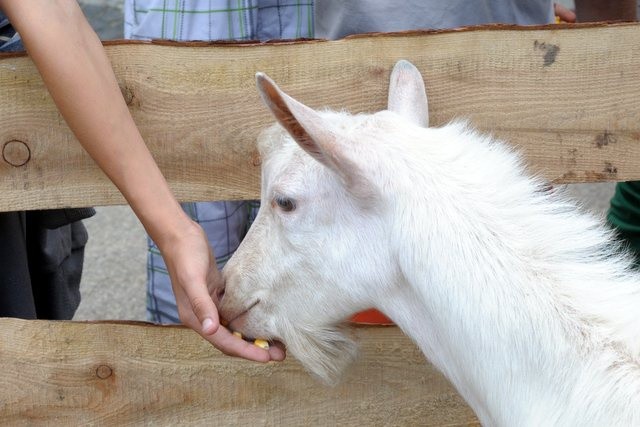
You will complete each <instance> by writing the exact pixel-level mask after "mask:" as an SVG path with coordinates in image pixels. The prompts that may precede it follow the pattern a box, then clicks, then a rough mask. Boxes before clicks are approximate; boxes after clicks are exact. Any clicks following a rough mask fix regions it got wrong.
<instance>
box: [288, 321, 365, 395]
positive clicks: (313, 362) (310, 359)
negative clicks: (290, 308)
mask: <svg viewBox="0 0 640 427" xmlns="http://www.w3.org/2000/svg"><path fill="white" fill-rule="evenodd" d="M284 329H285V330H284V331H283V334H282V335H283V336H282V338H283V341H284V343H285V344H286V346H287V350H288V351H289V353H290V354H291V355H293V356H294V357H295V358H296V359H298V360H299V361H300V363H302V365H303V366H304V367H305V369H306V370H307V371H309V372H310V373H311V374H312V375H314V376H315V377H317V378H318V379H319V380H320V381H322V382H323V383H325V384H327V385H331V386H333V385H336V384H338V383H339V382H340V379H341V378H342V376H343V373H344V371H345V370H346V368H347V367H348V366H349V365H350V364H351V362H353V360H354V359H355V358H356V355H357V353H358V346H357V344H356V342H355V341H354V340H353V339H352V338H351V337H350V335H351V334H350V333H349V328H348V327H347V326H346V325H338V326H335V327H322V328H311V327H308V328H305V327H299V326H294V325H291V324H289V325H287V327H286V328H284Z"/></svg>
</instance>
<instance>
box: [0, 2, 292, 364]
mask: <svg viewBox="0 0 640 427" xmlns="http://www.w3.org/2000/svg"><path fill="white" fill-rule="evenodd" d="M0 9H1V10H2V11H3V12H4V13H5V14H6V15H7V16H8V17H9V19H10V21H11V23H12V24H13V26H14V27H15V28H16V30H17V31H18V32H19V33H20V35H21V36H22V39H23V41H24V44H25V46H26V48H27V51H28V52H29V55H30V57H31V58H32V60H33V62H34V64H35V65H36V67H37V68H38V70H39V71H40V73H41V75H42V78H43V81H44V83H45V85H46V86H47V89H48V90H49V92H50V93H51V96H52V98H53V100H54V101H55V103H56V105H57V107H58V109H59V110H60V113H61V114H62V116H63V117H64V118H65V120H66V122H67V123H68V125H69V127H70V128H71V130H72V131H73V132H74V134H75V135H76V137H77V138H78V140H79V141H80V143H81V144H82V146H83V147H84V148H85V149H86V151H87V152H88V153H89V154H90V155H91V157H92V158H93V159H94V160H95V161H96V163H97V164H98V165H99V167H100V168H101V169H102V170H103V171H104V172H105V173H106V175H107V176H108V177H109V179H111V181H112V182H113V183H114V184H115V185H116V186H117V187H118V189H119V190H120V191H121V192H122V194H123V195H124V197H125V198H126V200H127V202H128V203H129V204H130V206H131V208H132V209H133V211H134V212H135V213H136V215H137V216H138V218H139V219H140V221H141V222H142V224H143V225H144V227H145V229H146V230H147V232H148V234H149V235H150V236H151V238H152V239H153V240H154V241H155V242H156V243H157V245H158V247H159V248H160V251H161V253H162V255H163V258H164V259H165V263H166V265H167V268H168V270H169V274H170V276H171V281H172V285H173V289H174V293H175V294H176V300H177V302H178V309H179V312H180V318H181V320H182V321H183V323H184V324H186V325H187V326H189V327H191V328H193V329H194V330H195V331H197V332H198V333H200V334H201V335H202V336H203V337H204V338H205V339H207V340H208V341H210V342H211V343H212V344H213V345H215V346H216V347H218V348H219V349H220V350H222V351H223V352H225V353H227V354H231V355H236V356H241V357H244V358H247V359H252V360H258V361H267V360H279V359H282V358H283V357H284V353H283V352H282V350H281V349H280V348H278V347H272V349H270V350H269V352H267V351H265V350H262V349H260V348H257V347H255V346H253V345H251V344H248V343H246V342H244V341H242V340H241V339H239V338H237V337H234V336H233V335H231V333H230V332H229V331H228V330H227V329H225V328H223V327H219V317H218V312H217V309H216V306H215V304H214V302H213V299H212V297H211V294H213V293H214V292H215V288H216V287H218V286H221V282H222V279H221V277H220V273H219V272H218V270H217V268H216V265H215V262H214V259H213V254H212V252H211V249H210V247H209V245H208V242H207V238H206V236H205V234H204V232H203V231H202V229H201V228H200V226H199V225H197V224H196V223H194V222H193V221H192V220H191V219H190V218H189V217H188V216H187V215H186V214H185V213H184V212H183V210H182V209H181V207H180V205H179V204H178V202H177V201H176V199H175V197H174V196H173V194H172V192H171V190H170V189H169V186H168V185H167V182H166V180H165V179H164V177H163V175H162V173H161V172H160V170H159V168H158V166H157V165H156V163H155V161H154V159H153V157H152V156H151V154H150V152H149V151H148V149H147V147H146V145H145V144H144V141H143V139H142V136H141V135H140V133H139V131H138V129H137V127H136V125H135V123H134V121H133V119H132V117H131V114H130V113H129V110H128V108H127V106H126V104H125V102H124V99H123V97H122V94H121V92H120V88H119V86H118V83H117V81H116V79H115V76H114V74H113V71H112V69H111V64H110V63H109V60H108V58H107V56H106V53H105V51H104V49H103V47H102V44H101V43H100V40H99V39H98V37H97V35H96V34H95V32H94V31H93V30H92V28H91V27H90V25H89V24H88V22H87V21H86V19H85V17H84V15H83V14H82V11H81V10H80V8H79V6H78V4H77V2H76V1H75V0H21V1H16V0H0Z"/></svg>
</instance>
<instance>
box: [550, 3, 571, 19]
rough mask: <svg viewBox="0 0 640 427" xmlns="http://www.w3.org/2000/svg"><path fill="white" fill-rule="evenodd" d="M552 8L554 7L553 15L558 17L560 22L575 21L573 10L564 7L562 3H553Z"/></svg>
mask: <svg viewBox="0 0 640 427" xmlns="http://www.w3.org/2000/svg"><path fill="white" fill-rule="evenodd" d="M553 9H554V12H555V15H556V16H557V17H558V18H559V19H560V21H561V22H569V23H574V22H576V14H575V12H574V11H573V10H571V9H569V8H566V7H564V6H563V5H561V4H558V3H554V4H553Z"/></svg>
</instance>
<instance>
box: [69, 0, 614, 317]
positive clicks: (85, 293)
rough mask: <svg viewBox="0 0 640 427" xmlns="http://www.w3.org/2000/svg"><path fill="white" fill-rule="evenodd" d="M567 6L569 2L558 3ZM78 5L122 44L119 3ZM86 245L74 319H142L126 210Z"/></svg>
mask: <svg viewBox="0 0 640 427" xmlns="http://www.w3.org/2000/svg"><path fill="white" fill-rule="evenodd" d="M563 3H565V4H567V5H569V6H571V5H572V2H571V1H568V0H567V1H563ZM80 4H81V6H82V8H83V10H84V11H85V13H86V14H87V17H88V18H89V21H90V22H91V23H92V25H93V26H94V28H95V29H96V31H97V32H98V34H99V35H100V37H101V38H102V39H103V40H107V39H114V38H122V22H123V21H122V20H123V17H122V1H121V0H83V1H80ZM613 189H614V185H613V184H611V183H606V184H580V185H571V186H569V192H570V193H571V194H572V195H573V197H574V198H576V199H577V200H578V201H579V202H580V203H581V204H582V205H583V206H584V208H585V209H588V210H591V211H594V212H596V213H597V214H599V215H601V214H604V212H605V211H606V209H607V207H608V205H609V200H610V198H611V195H612V194H613ZM85 224H86V226H87V228H88V230H89V236H90V237H89V243H88V245H87V249H86V259H85V269H84V273H83V278H82V303H81V304H80V307H79V309H78V312H77V314H76V319H82V320H86V319H135V320H144V319H145V278H146V270H145V268H146V267H145V265H146V240H145V239H146V237H145V233H144V230H143V228H142V226H141V225H140V223H139V222H138V220H137V219H136V217H135V216H134V215H133V213H132V212H131V210H130V209H129V208H128V207H126V206H120V207H102V208H98V213H97V215H96V216H95V217H93V218H91V219H89V220H86V221H85Z"/></svg>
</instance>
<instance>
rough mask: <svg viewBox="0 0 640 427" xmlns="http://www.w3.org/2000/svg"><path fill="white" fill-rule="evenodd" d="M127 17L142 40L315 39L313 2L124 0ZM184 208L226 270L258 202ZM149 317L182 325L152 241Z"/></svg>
mask: <svg viewBox="0 0 640 427" xmlns="http://www.w3.org/2000/svg"><path fill="white" fill-rule="evenodd" d="M124 16H125V37H126V38H130V39H138V40H149V39H171V40H178V41H188V40H205V41H209V40H270V39H293V38H312V37H313V36H314V27H313V24H314V22H313V16H314V4H313V0H306V1H299V0H298V1H296V0H125V5H124ZM194 126H195V125H194ZM211 167H216V165H211ZM182 207H183V209H184V210H185V212H187V213H188V214H189V216H190V217H191V218H192V219H193V220H194V221H196V222H197V223H199V224H200V226H202V228H203V230H204V231H205V233H206V234H207V237H208V239H209V243H210V245H211V247H212V248H213V251H214V253H215V256H216V263H217V264H218V268H222V267H223V266H224V264H225V263H226V262H227V260H228V259H229V258H230V257H231V255H233V253H234V252H235V250H236V249H237V248H238V246H239V245H240V242H241V241H242V239H243V238H244V236H245V234H246V232H247V230H248V229H249V227H250V225H251V223H252V222H253V219H254V218H255V215H256V214H257V211H258V208H259V203H258V202H257V201H249V202H238V201H222V202H199V203H184V204H183V205H182ZM147 316H148V318H149V320H151V321H154V322H158V323H178V322H179V319H178V311H177V307H176V302H175V298H174V296H173V291H172V288H171V280H170V278H169V275H168V272H167V267H166V266H165V263H164V260H163V259H162V256H161V255H160V251H159V249H158V247H157V246H156V245H155V244H154V242H153V241H151V240H150V239H149V254H148V257H147Z"/></svg>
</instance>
